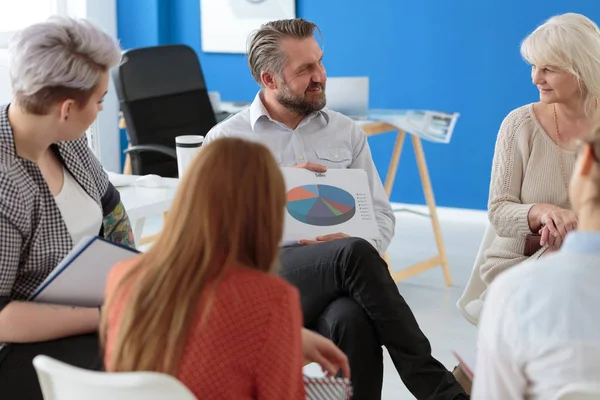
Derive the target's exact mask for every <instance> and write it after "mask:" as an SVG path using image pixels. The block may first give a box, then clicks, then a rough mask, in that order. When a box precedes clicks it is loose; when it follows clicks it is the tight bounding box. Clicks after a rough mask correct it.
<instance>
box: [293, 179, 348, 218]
mask: <svg viewBox="0 0 600 400" xmlns="http://www.w3.org/2000/svg"><path fill="white" fill-rule="evenodd" d="M286 208H287V211H288V213H289V214H290V215H291V216H292V217H293V218H294V219H296V220H298V221H300V222H303V223H305V224H309V225H315V226H332V225H339V224H342V223H344V222H346V221H348V220H350V219H351V218H352V217H353V216H354V214H355V213H356V203H355V202H354V197H353V196H352V195H351V194H350V193H348V192H346V191H345V190H343V189H340V188H338V187H335V186H330V185H303V186H296V187H295V188H293V189H290V190H289V191H288V192H287V206H286Z"/></svg>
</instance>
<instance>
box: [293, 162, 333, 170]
mask: <svg viewBox="0 0 600 400" xmlns="http://www.w3.org/2000/svg"><path fill="white" fill-rule="evenodd" d="M294 168H304V169H307V170H309V171H312V172H327V167H326V166H324V165H321V164H315V163H311V162H305V163H302V164H298V165H295V166H294Z"/></svg>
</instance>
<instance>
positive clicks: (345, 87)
mask: <svg viewBox="0 0 600 400" xmlns="http://www.w3.org/2000/svg"><path fill="white" fill-rule="evenodd" d="M325 95H326V96H327V108H329V109H331V110H334V111H338V112H341V113H342V114H345V115H347V116H349V117H351V118H353V119H364V118H366V117H367V113H368V111H369V77H368V76H357V77H331V78H329V77H328V78H327V83H326V85H325Z"/></svg>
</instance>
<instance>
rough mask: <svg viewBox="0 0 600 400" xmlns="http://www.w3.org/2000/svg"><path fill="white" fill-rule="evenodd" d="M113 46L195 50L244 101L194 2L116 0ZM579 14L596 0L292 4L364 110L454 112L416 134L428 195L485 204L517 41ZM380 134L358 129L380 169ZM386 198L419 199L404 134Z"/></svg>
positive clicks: (386, 154) (593, 9)
mask: <svg viewBox="0 0 600 400" xmlns="http://www.w3.org/2000/svg"><path fill="white" fill-rule="evenodd" d="M117 1H118V3H117V4H118V29H119V37H120V39H121V42H122V45H123V47H124V48H131V47H138V46H149V45H155V44H164V43H185V44H188V45H190V46H191V47H193V48H194V49H195V50H196V51H197V52H198V55H199V57H200V62H201V64H202V68H203V70H204V75H205V77H206V80H207V84H208V86H209V89H210V90H218V91H220V92H221V97H222V99H223V100H247V101H250V100H252V99H253V97H254V95H255V92H256V90H257V89H258V87H257V85H256V84H255V83H254V81H253V80H252V78H251V76H250V73H249V71H248V67H247V64H246V59H245V57H244V56H243V55H239V54H205V53H203V52H202V51H201V41H200V0H117ZM564 12H579V13H582V14H585V15H587V16H588V17H590V18H592V19H593V20H595V21H596V22H598V23H600V2H599V1H598V0H571V1H570V2H567V1H565V0H528V1H523V0H519V1H517V0H495V1H493V0H460V1H457V0H421V1H405V0H374V1H372V2H371V3H370V4H369V5H367V3H366V2H365V1H364V0H298V1H297V14H298V16H299V17H303V18H306V19H309V20H312V21H314V22H316V23H317V24H318V25H319V27H320V28H321V30H322V32H323V35H324V39H325V40H324V47H325V66H326V68H327V72H328V74H329V76H344V75H345V76H350V75H368V76H369V77H370V78H371V98H370V104H371V106H372V107H373V108H423V109H434V110H447V111H457V112H459V113H460V114H461V117H460V118H459V120H458V123H457V125H456V129H455V131H454V136H453V138H452V142H451V143H450V144H449V145H441V144H432V143H425V144H424V147H425V154H426V157H427V162H428V165H429V171H430V175H431V180H432V184H433V188H434V192H435V195H436V200H437V204H438V205H440V206H447V207H461V208H477V209H485V208H486V202H487V196H488V185H489V175H490V169H491V160H492V157H493V150H494V143H495V139H496V134H497V131H498V127H499V126H500V123H501V121H502V119H503V118H504V116H505V115H506V114H507V113H508V112H509V111H510V110H512V109H513V108H516V107H518V106H520V105H522V104H525V103H529V102H532V101H536V100H537V91H536V89H535V87H534V86H533V85H532V84H531V81H530V77H529V72H530V71H529V67H528V66H527V65H526V64H525V62H523V61H522V59H521V57H520V55H519V44H520V41H521V40H522V39H523V38H524V37H525V36H526V35H527V34H528V33H529V32H530V31H532V30H533V29H535V27H536V26H537V25H538V24H540V23H542V22H543V21H544V20H545V19H546V18H548V17H550V16H552V15H554V14H559V13H564ZM393 142H394V135H393V134H392V133H390V134H385V135H381V136H379V137H375V138H372V139H370V144H371V147H372V151H373V157H374V159H375V163H376V164H377V167H378V169H379V171H380V174H381V175H382V176H381V178H382V180H383V179H385V176H384V174H385V171H386V170H387V164H388V162H389V159H390V155H391V146H392V145H393ZM392 201H396V202H407V203H416V204H423V203H424V198H423V194H422V190H421V187H420V181H419V175H418V171H417V168H416V164H415V160H414V155H413V154H412V148H411V146H410V145H409V142H407V143H406V146H405V148H404V153H403V154H402V159H401V162H400V168H399V170H398V175H397V178H396V184H395V186H394V191H393V193H392Z"/></svg>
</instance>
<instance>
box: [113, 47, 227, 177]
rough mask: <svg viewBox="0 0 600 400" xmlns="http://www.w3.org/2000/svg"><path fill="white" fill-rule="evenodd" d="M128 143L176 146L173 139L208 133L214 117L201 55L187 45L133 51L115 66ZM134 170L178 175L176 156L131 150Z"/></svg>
mask: <svg viewBox="0 0 600 400" xmlns="http://www.w3.org/2000/svg"><path fill="white" fill-rule="evenodd" d="M112 76H113V80H114V82H115V87H116V92H117V96H118V98H119V103H120V107H121V111H122V112H123V117H124V118H125V123H126V126H127V134H128V137H129V142H130V144H131V145H132V146H137V145H149V144H154V145H163V146H167V147H170V148H173V149H175V137H176V136H180V135H206V133H208V131H209V130H210V129H211V128H212V127H213V126H215V125H216V123H217V121H216V117H215V114H214V112H213V108H212V105H211V102H210V98H209V96H208V92H207V89H206V83H205V81H204V75H203V73H202V68H201V67H200V62H199V60H198V56H197V55H196V53H195V52H194V50H193V49H192V48H190V47H189V46H185V45H164V46H155V47H144V48H138V49H130V50H126V51H124V52H123V59H122V61H121V64H120V65H119V66H118V67H115V68H114V69H113V70H112ZM130 155H131V165H132V170H133V173H134V174H136V175H146V174H157V175H160V176H164V177H177V160H175V159H173V158H171V157H168V156H166V155H164V154H161V153H157V152H143V153H139V154H138V153H130Z"/></svg>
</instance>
